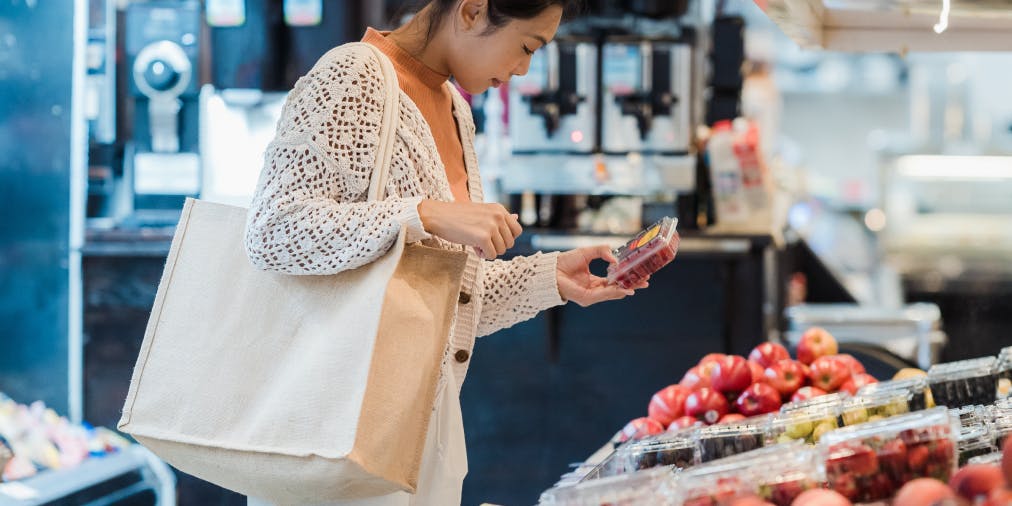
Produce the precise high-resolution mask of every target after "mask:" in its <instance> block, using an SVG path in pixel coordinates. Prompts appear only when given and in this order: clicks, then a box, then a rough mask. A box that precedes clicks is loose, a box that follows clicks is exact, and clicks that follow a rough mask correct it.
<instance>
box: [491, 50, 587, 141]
mask: <svg viewBox="0 0 1012 506" xmlns="http://www.w3.org/2000/svg"><path fill="white" fill-rule="evenodd" d="M597 55H598V52H597V46H596V44H595V43H594V41H593V40H592V39H590V38H578V37H567V38H559V39H557V40H555V41H552V42H551V43H549V44H548V45H547V46H545V47H544V48H543V49H541V50H539V51H537V52H536V53H535V54H534V56H533V57H531V62H530V68H529V70H528V72H527V74H526V75H524V76H516V77H514V78H513V79H512V82H511V83H510V87H511V91H512V92H511V93H510V103H509V105H510V122H509V126H510V138H511V140H512V143H513V144H512V151H513V153H514V154H515V155H526V154H535V153H538V154H546V153H557V154H587V153H591V152H593V151H594V149H595V148H596V145H597V134H596V130H595V124H596V123H595V118H596V111H595V109H596V107H597Z"/></svg>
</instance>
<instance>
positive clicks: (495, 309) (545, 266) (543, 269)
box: [477, 253, 565, 337]
mask: <svg viewBox="0 0 1012 506" xmlns="http://www.w3.org/2000/svg"><path fill="white" fill-rule="evenodd" d="M558 256H559V254H558V253H535V254H534V255H531V256H526V257H517V258H514V259H512V260H492V261H490V262H485V264H484V276H483V279H482V284H483V287H484V294H483V296H482V306H481V307H482V309H481V317H480V318H479V320H478V332H477V335H478V337H481V336H485V335H488V334H491V333H493V332H495V331H497V330H499V329H503V328H506V327H509V326H511V325H514V324H516V323H519V322H522V321H524V320H527V319H530V318H532V317H534V315H536V314H538V313H539V312H541V311H543V310H545V309H548V308H550V307H552V306H558V305H561V304H564V303H565V301H564V300H562V297H561V296H560V295H559V287H558V283H557V281H556V277H555V276H556V273H555V271H556V264H557V260H558Z"/></svg>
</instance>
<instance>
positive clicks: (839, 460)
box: [826, 443, 878, 476]
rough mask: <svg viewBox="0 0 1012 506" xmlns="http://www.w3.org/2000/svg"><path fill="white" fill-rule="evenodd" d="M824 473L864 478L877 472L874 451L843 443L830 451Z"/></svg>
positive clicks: (861, 445) (865, 446)
mask: <svg viewBox="0 0 1012 506" xmlns="http://www.w3.org/2000/svg"><path fill="white" fill-rule="evenodd" d="M830 455H832V457H830V459H829V460H828V461H826V471H827V472H828V473H830V474H833V475H840V474H848V473H851V474H855V475H858V476H865V475H869V474H873V473H876V472H878V458H876V457H875V451H874V450H872V449H871V447H869V446H868V445H865V444H861V443H843V444H841V445H837V446H836V447H834V448H833V449H832V450H830Z"/></svg>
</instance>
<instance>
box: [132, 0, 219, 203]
mask: <svg viewBox="0 0 1012 506" xmlns="http://www.w3.org/2000/svg"><path fill="white" fill-rule="evenodd" d="M125 26H126V40H125V43H126V46H125V47H126V53H127V69H128V70H127V74H128V76H129V77H128V81H129V87H130V88H129V89H130V96H131V98H130V100H131V102H132V105H133V110H134V116H133V136H132V139H131V140H130V141H129V142H128V144H127V148H126V154H125V161H126V165H127V170H126V174H127V177H128V178H129V180H130V182H131V186H132V188H133V195H134V199H133V207H134V210H135V211H138V210H151V209H173V210H176V209H180V208H182V204H183V200H184V199H185V198H186V197H188V196H197V195H198V194H199V193H200V179H201V175H200V155H199V153H200V146H199V120H198V110H199V96H200V80H199V78H198V69H199V66H198V54H199V48H200V32H201V7H200V3H199V2H196V1H163V0H156V1H151V2H145V3H131V4H130V5H129V7H128V8H127V12H126V24H125Z"/></svg>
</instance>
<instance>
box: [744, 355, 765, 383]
mask: <svg viewBox="0 0 1012 506" xmlns="http://www.w3.org/2000/svg"><path fill="white" fill-rule="evenodd" d="M746 363H748V368H749V370H750V371H752V383H761V382H763V381H766V376H765V375H764V373H765V371H766V369H763V366H761V365H759V363H758V362H753V361H751V360H746Z"/></svg>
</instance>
